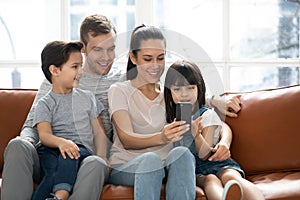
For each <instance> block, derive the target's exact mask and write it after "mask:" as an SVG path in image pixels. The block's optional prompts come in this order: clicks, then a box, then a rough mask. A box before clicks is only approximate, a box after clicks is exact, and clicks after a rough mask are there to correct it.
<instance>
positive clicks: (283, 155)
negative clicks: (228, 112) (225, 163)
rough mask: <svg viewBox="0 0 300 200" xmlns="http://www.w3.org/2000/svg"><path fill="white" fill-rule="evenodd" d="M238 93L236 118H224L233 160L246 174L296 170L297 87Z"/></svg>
mask: <svg viewBox="0 0 300 200" xmlns="http://www.w3.org/2000/svg"><path fill="white" fill-rule="evenodd" d="M240 94H241V95H242V96H241V106H242V109H241V111H240V113H239V117H237V118H229V117H227V118H226V122H227V123H228V124H229V126H230V127H231V128H232V131H233V142H232V146H231V153H232V157H233V158H234V159H235V160H236V161H237V162H238V163H239V164H240V165H241V167H242V168H243V169H244V170H245V172H246V174H254V173H265V172H278V171H293V170H298V171H299V170H300V156H299V152H300V85H297V86H292V87H286V88H280V89H273V90H264V91H255V92H248V93H240ZM228 95H233V94H232V93H231V94H228ZM258 141H259V142H258Z"/></svg>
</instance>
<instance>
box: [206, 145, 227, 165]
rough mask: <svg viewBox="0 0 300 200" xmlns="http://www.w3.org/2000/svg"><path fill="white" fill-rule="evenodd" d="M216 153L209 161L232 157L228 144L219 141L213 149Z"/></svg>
mask: <svg viewBox="0 0 300 200" xmlns="http://www.w3.org/2000/svg"><path fill="white" fill-rule="evenodd" d="M211 151H212V152H213V153H214V154H213V155H212V156H211V157H210V158H209V159H208V160H209V161H223V160H227V159H228V158H230V150H229V147H228V145H227V144H225V143H221V142H219V143H218V144H217V145H216V146H215V147H214V148H213V149H212V150H211Z"/></svg>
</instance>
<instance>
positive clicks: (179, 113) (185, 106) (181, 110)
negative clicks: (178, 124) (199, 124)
mask: <svg viewBox="0 0 300 200" xmlns="http://www.w3.org/2000/svg"><path fill="white" fill-rule="evenodd" d="M181 120H182V121H186V123H187V124H190V125H191V122H192V104H191V103H190V102H179V103H177V104H176V121H181Z"/></svg>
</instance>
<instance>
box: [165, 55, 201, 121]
mask: <svg viewBox="0 0 300 200" xmlns="http://www.w3.org/2000/svg"><path fill="white" fill-rule="evenodd" d="M174 85H175V86H185V85H197V90H198V97H197V102H196V103H198V104H197V105H195V106H194V110H193V113H195V112H196V111H197V110H198V109H199V108H201V107H202V106H203V105H205V93H206V87H205V83H204V79H203V77H202V74H201V72H200V69H199V68H198V66H197V65H196V64H195V63H192V62H190V61H186V60H179V61H176V62H174V63H173V64H172V65H171V66H170V68H169V69H168V71H167V73H166V78H165V85H164V98H165V104H166V120H167V122H168V123H171V122H172V121H173V120H174V118H175V116H176V113H175V111H176V104H175V103H174V101H173V98H172V94H171V86H174Z"/></svg>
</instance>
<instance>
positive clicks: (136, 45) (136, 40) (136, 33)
mask: <svg viewBox="0 0 300 200" xmlns="http://www.w3.org/2000/svg"><path fill="white" fill-rule="evenodd" d="M149 39H154V40H163V41H164V45H165V47H166V39H165V37H164V35H163V34H162V32H161V30H160V29H159V28H156V27H153V26H146V25H144V24H142V25H140V26H137V27H136V28H135V29H134V30H133V31H132V34H131V39H130V47H129V51H131V52H132V53H133V55H134V56H135V57H137V53H138V51H140V49H141V43H142V41H146V40H149ZM136 76H137V69H136V65H135V64H133V63H132V61H131V59H130V57H129V58H128V62H127V74H126V77H127V80H132V79H134V78H135V77H136Z"/></svg>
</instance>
